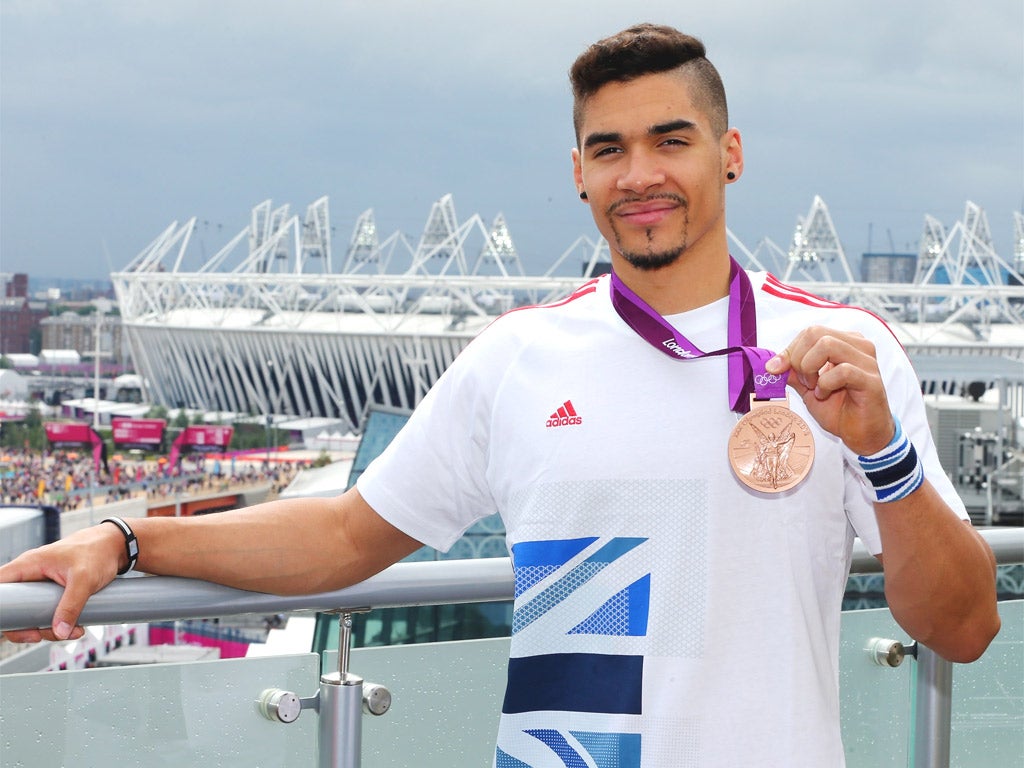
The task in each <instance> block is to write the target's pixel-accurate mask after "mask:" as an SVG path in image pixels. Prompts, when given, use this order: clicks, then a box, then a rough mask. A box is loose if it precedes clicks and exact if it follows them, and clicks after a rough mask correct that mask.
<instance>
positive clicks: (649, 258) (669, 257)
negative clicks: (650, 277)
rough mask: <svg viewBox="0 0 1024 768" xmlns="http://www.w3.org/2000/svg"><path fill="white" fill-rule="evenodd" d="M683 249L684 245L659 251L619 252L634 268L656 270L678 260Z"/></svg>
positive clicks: (645, 270)
mask: <svg viewBox="0 0 1024 768" xmlns="http://www.w3.org/2000/svg"><path fill="white" fill-rule="evenodd" d="M685 250H686V249H685V247H684V248H679V249H677V250H674V251H662V252H660V253H632V252H628V251H620V253H621V254H622V258H623V259H625V260H626V262H627V263H628V264H629V265H630V266H632V267H633V268H634V269H639V270H640V271H642V272H656V271H657V270H659V269H664V268H665V267H670V266H672V265H673V264H675V263H676V262H677V261H679V259H680V257H681V256H682V255H683V253H684V251H685Z"/></svg>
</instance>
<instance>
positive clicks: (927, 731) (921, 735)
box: [912, 643, 953, 768]
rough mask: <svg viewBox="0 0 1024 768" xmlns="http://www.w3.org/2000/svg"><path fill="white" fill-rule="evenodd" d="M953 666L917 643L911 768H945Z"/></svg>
mask: <svg viewBox="0 0 1024 768" xmlns="http://www.w3.org/2000/svg"><path fill="white" fill-rule="evenodd" d="M952 711H953V663H952V662H949V661H946V660H945V659H944V658H942V657H941V656H939V655H938V654H937V653H935V651H933V650H931V649H930V648H927V647H926V646H923V645H921V644H920V643H918V645H917V686H916V690H915V695H914V752H913V763H912V768H949V759H950V755H949V735H950V728H951V726H952Z"/></svg>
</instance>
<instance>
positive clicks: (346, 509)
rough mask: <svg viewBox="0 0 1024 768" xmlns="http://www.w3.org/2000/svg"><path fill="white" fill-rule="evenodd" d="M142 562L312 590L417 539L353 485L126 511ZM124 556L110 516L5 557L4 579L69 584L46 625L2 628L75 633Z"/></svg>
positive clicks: (254, 586)
mask: <svg viewBox="0 0 1024 768" xmlns="http://www.w3.org/2000/svg"><path fill="white" fill-rule="evenodd" d="M128 523H129V524H130V525H131V527H132V530H133V531H134V532H135V535H136V536H137V537H138V543H139V558H138V563H137V564H136V568H137V569H138V570H140V571H143V572H145V573H151V574H157V575H163V576H183V577H186V578H194V579H203V580H206V581H212V582H215V583H217V584H224V585H226V586H230V587H236V588H238V589H247V590H251V591H255V592H269V593H273V594H309V593H314V592H322V591H328V590H333V589H341V588H342V587H347V586H350V585H351V584H355V583H358V582H360V581H362V580H363V579H366V578H368V577H370V576H372V575H373V574H375V573H378V572H379V571H381V570H383V569H384V568H386V567H388V566H389V565H391V564H392V563H395V562H397V561H399V560H401V559H402V558H403V557H405V556H406V555H408V554H409V553H411V552H413V551H415V550H416V549H418V548H419V547H420V546H421V545H420V543H419V542H418V541H416V540H415V539H413V538H412V537H410V536H408V535H407V534H405V533H403V532H402V531H400V530H399V529H397V528H395V527H394V526H393V525H391V524H390V523H388V522H387V521H386V520H384V518H382V517H381V516H380V515H378V514H377V513H376V512H375V511H374V510H373V508H372V507H370V505H369V504H367V503H366V501H365V500H364V499H363V497H362V496H361V495H360V494H359V492H358V490H356V489H355V488H352V489H350V490H349V491H347V492H346V493H344V494H342V495H341V496H337V497H334V498H329V499H288V500H280V501H272V502H268V503H266V504H259V505H257V506H254V507H248V508H246V509H240V510H234V511H231V512H221V513H218V514H212V515H203V516H200V517H184V518H166V517H160V518H140V519H132V520H129V521H128ZM125 565H127V553H126V551H125V545H124V536H123V534H122V533H121V531H120V530H119V529H118V528H117V527H116V526H114V525H111V524H109V523H104V524H101V525H97V526H93V527H91V528H87V529H85V530H83V531H79V532H77V533H75V534H73V535H71V536H69V537H67V538H66V539H61V540H60V541H58V542H55V543H53V544H50V545H48V546H45V547H41V548H39V549H34V550H30V551H29V552H26V553H24V554H22V555H21V556H19V557H18V558H16V559H14V560H12V561H11V562H10V563H7V564H6V565H3V566H0V582H20V581H46V580H49V581H54V582H56V583H58V584H61V585H62V586H63V587H64V595H63V597H62V598H61V600H60V602H59V604H58V606H57V609H56V611H55V613H54V617H53V623H52V625H51V627H49V628H41V629H32V628H30V629H26V630H19V631H15V632H8V633H5V634H6V635H7V637H8V638H10V639H11V640H14V641H16V642H34V641H38V640H40V639H48V640H53V639H66V638H68V637H73V636H78V635H80V633H81V630H80V629H78V628H77V623H78V617H79V615H80V614H81V612H82V608H83V607H84V606H85V603H86V601H87V600H88V599H89V597H90V596H91V595H93V594H95V593H96V592H98V591H99V590H100V589H102V588H103V587H105V586H106V585H107V584H109V583H110V582H111V581H112V580H113V579H114V577H115V576H116V575H117V571H118V570H119V569H120V568H122V567H124V566H125Z"/></svg>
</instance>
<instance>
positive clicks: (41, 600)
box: [0, 528, 1024, 631]
mask: <svg viewBox="0 0 1024 768" xmlns="http://www.w3.org/2000/svg"><path fill="white" fill-rule="evenodd" d="M979 530H980V533H981V535H982V536H983V537H984V539H985V540H986V541H987V542H988V544H989V546H990V547H992V551H993V552H994V553H995V556H996V561H997V562H999V563H1003V564H1009V563H1024V528H985V529H979ZM880 570H881V566H880V564H879V563H878V561H877V560H876V559H875V558H874V557H873V556H871V555H870V554H869V553H868V551H867V549H866V548H865V547H864V546H863V544H862V543H861V542H860V541H859V540H858V541H857V542H855V545H854V550H853V561H852V567H851V572H852V573H875V572H878V571H880ZM514 586H515V581H514V577H513V572H512V566H511V563H510V561H509V558H507V557H500V558H489V559H476V560H440V561H429V562H419V563H398V564H397V565H393V566H391V567H390V568H388V569H387V570H385V571H383V572H381V573H379V574H377V575H376V576H372V577H370V578H369V579H367V580H366V581H363V582H361V583H359V584H356V585H354V586H351V587H347V588H345V589H339V590H334V591H331V592H320V593H316V594H311V595H272V594H263V593H260V592H247V591H245V590H241V589H232V588H231V587H223V586H220V585H218V584H212V583H210V582H206V581H198V580H196V579H182V578H177V577H172V576H146V577H139V576H127V577H123V578H119V579H115V580H114V581H113V582H112V583H111V584H109V585H108V586H107V587H105V588H104V589H102V590H100V591H99V592H97V593H96V594H95V595H93V596H92V598H90V600H89V602H88V603H87V604H86V606H85V609H84V610H83V611H82V615H81V617H80V619H79V621H80V623H82V624H132V623H146V622H152V621H173V620H176V619H189V618H195V617H200V616H237V615H240V614H246V613H255V614H269V613H289V612H293V611H329V610H338V609H355V608H398V607H406V606H416V605H441V604H447V603H476V602H494V601H500V600H511V599H512V596H513V593H514ZM62 591H63V588H62V587H60V586H59V585H57V584H53V583H51V582H31V583H18V584H0V631H7V630H12V629H21V628H24V627H46V626H49V625H50V622H51V621H52V619H53V612H54V610H55V609H56V607H57V602H58V601H59V600H60V596H61V593H62Z"/></svg>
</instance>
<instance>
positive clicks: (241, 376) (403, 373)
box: [111, 195, 1024, 433]
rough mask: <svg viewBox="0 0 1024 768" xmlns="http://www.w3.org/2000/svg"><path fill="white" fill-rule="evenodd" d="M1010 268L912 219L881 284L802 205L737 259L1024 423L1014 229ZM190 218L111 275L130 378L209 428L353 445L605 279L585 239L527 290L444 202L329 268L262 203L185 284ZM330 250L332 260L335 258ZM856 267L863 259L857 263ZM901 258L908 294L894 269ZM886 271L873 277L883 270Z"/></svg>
mask: <svg viewBox="0 0 1024 768" xmlns="http://www.w3.org/2000/svg"><path fill="white" fill-rule="evenodd" d="M1013 226H1014V251H1015V252H1014V254H1013V256H1012V258H1011V259H1009V260H1007V259H1003V258H1001V257H1000V256H999V255H998V254H997V253H996V252H995V249H994V247H993V245H992V238H991V235H990V231H989V225H988V220H987V217H986V215H985V212H984V211H983V210H982V209H981V208H979V207H978V206H977V205H975V204H973V203H970V202H968V203H967V204H966V209H965V213H964V217H963V219H962V220H961V221H958V222H956V223H955V224H954V225H953V226H951V227H949V228H947V227H945V226H944V225H943V224H941V223H940V222H938V221H937V220H935V219H934V218H932V217H930V216H926V217H925V224H924V229H923V234H922V237H921V241H920V248H919V252H918V253H917V254H916V258H913V256H914V255H913V254H886V255H884V256H885V258H881V259H872V260H871V261H872V264H873V265H874V266H873V269H874V270H875V272H874V273H873V274H879V275H881V277H880V278H876V277H872V278H871V279H872V280H876V279H877V280H878V281H877V282H863V281H858V280H855V279H854V276H853V272H852V270H851V268H850V264H849V261H848V259H847V257H846V254H845V253H844V252H843V248H842V245H841V242H840V239H839V236H838V234H837V233H836V231H835V227H834V226H833V224H832V219H831V216H830V214H829V211H828V207H827V206H826V205H825V203H824V201H823V200H821V199H820V198H817V197H816V198H815V199H814V201H813V202H812V205H811V207H810V210H809V212H808V213H807V215H806V216H803V217H800V218H799V219H798V224H797V226H796V229H795V231H794V235H793V241H792V243H791V244H790V246H789V248H788V249H785V250H784V249H782V248H780V247H778V246H777V245H775V244H774V243H772V242H771V241H770V240H768V239H764V240H762V241H761V242H760V243H759V244H758V245H757V247H756V248H754V249H749V248H747V247H746V246H745V245H744V244H743V243H742V242H740V241H739V240H738V239H737V238H736V237H735V236H733V235H732V233H731V232H730V234H729V236H730V238H731V243H730V245H731V248H732V252H733V255H734V256H735V258H736V259H737V260H738V261H739V262H740V263H741V264H743V265H744V266H748V267H751V268H754V269H768V270H770V271H772V272H774V273H775V274H777V275H779V276H780V277H781V278H782V279H783V281H785V282H788V283H791V284H793V285H794V286H797V287H802V288H804V289H806V290H808V291H810V292H812V293H814V294H817V295H819V296H822V297H825V298H827V299H831V300H835V301H841V302H844V303H850V304H856V305H859V306H862V307H865V308H866V309H869V310H871V311H873V312H875V313H877V314H879V315H881V316H882V317H883V318H884V319H886V320H887V321H888V322H889V323H890V325H891V327H892V328H893V330H894V332H895V333H896V334H897V335H898V336H899V338H900V340H901V341H902V342H903V344H904V346H905V347H906V348H907V351H908V353H909V354H910V355H911V357H912V358H913V359H914V362H915V365H916V366H917V368H918V371H919V374H920V375H921V378H922V386H923V387H924V389H925V391H926V392H927V391H951V392H952V391H958V390H961V389H963V388H964V387H965V386H966V385H967V384H968V383H969V382H971V381H976V380H981V381H984V382H985V386H986V388H987V389H990V388H1000V390H1001V395H1000V396H1001V398H1002V399H1003V400H1004V401H1005V403H1006V404H1007V406H1008V407H1009V408H1011V410H1012V411H1013V412H1014V413H1015V415H1016V416H1017V417H1018V418H1019V417H1020V416H1024V392H1022V388H1024V285H1022V284H1024V279H1022V278H1021V272H1022V271H1024V268H1022V265H1024V217H1022V215H1021V214H1020V213H1015V214H1014V222H1013ZM196 230H197V221H196V219H195V218H193V219H191V220H189V221H187V222H185V223H184V224H179V223H177V222H174V223H172V224H171V225H170V226H169V227H168V228H167V229H166V230H164V231H163V232H162V233H160V235H159V236H158V237H157V238H156V239H155V240H153V242H152V243H150V244H149V245H148V246H147V247H146V248H144V249H143V250H142V252H141V253H139V254H138V256H137V257H135V259H133V260H132V261H131V263H130V264H129V265H128V266H127V267H126V268H125V269H124V270H122V271H120V272H116V273H114V274H112V275H111V279H112V281H113V284H114V288H115V290H116V293H117V298H118V302H119V305H120V311H121V316H122V322H123V329H124V334H125V337H126V339H127V343H128V345H129V348H130V351H131V356H132V359H133V361H134V363H135V368H136V371H137V372H138V373H139V374H140V375H141V376H142V377H143V379H144V381H145V382H146V387H147V395H148V399H149V400H150V401H152V402H155V403H160V404H162V405H164V406H166V407H168V408H182V407H184V408H189V409H198V410H202V411H205V412H207V413H211V414H216V413H222V414H250V415H265V416H269V415H270V414H276V415H291V416H295V417H328V418H333V419H341V420H343V421H344V422H345V424H346V425H347V426H348V427H349V428H350V429H352V430H353V431H355V432H357V433H358V432H359V431H360V429H361V426H362V425H363V423H364V421H365V418H366V414H367V412H368V410H369V409H370V408H372V407H377V406H385V407H390V408H402V409H408V408H411V407H413V406H414V405H415V404H416V403H417V402H418V401H419V399H420V398H421V397H422V396H423V394H425V392H426V391H427V389H428V388H429V387H430V385H431V384H432V383H433V382H434V381H435V380H436V379H437V377H438V376H440V374H441V373H442V372H443V371H444V370H445V368H446V367H447V366H448V365H449V364H450V363H451V361H452V360H453V359H454V358H455V356H456V355H457V354H458V353H459V351H460V350H461V349H462V348H463V347H464V346H465V345H466V344H467V343H468V342H469V341H470V340H471V339H472V338H473V337H474V336H475V335H476V334H477V333H479V331H480V330H481V329H482V328H483V327H484V326H486V325H487V323H489V322H490V321H491V320H492V319H493V318H494V317H496V316H497V315H498V314H500V313H501V312H504V311H507V310H509V309H511V308H514V307H516V306H521V305H525V304H535V303H544V302H547V301H551V300H554V299H556V298H559V297H561V296H564V295H566V294H567V293H569V292H570V291H571V290H572V289H573V288H574V287H575V286H576V285H578V284H579V283H580V282H581V281H582V280H583V279H584V278H585V277H587V276H589V275H592V274H599V273H600V272H601V271H604V270H606V269H607V262H608V258H609V257H608V251H607V245H606V244H605V243H604V241H603V240H599V241H594V240H591V239H589V238H587V237H580V238H579V239H577V240H576V241H575V242H574V243H573V244H572V245H570V246H569V248H567V249H566V250H565V251H564V252H563V253H562V254H561V255H560V256H559V257H558V258H557V259H556V260H555V261H554V263H553V264H552V265H551V267H550V268H549V269H548V270H547V271H546V272H545V273H544V274H543V275H526V274H524V271H523V266H522V263H521V261H520V259H519V255H518V253H517V251H516V247H515V244H514V241H513V238H512V235H511V233H510V231H509V227H508V225H507V223H506V221H505V219H504V217H503V216H502V215H500V214H499V215H498V216H497V217H496V218H495V219H494V220H493V222H492V223H491V225H490V226H487V225H486V224H485V223H484V221H483V220H482V219H481V217H480V216H479V215H476V214H474V215H473V216H471V217H469V218H468V219H466V220H464V221H460V220H459V218H458V217H457V215H456V211H455V204H454V201H453V199H452V197H451V196H450V195H446V196H444V197H442V198H441V199H440V200H438V201H437V202H436V203H434V205H433V206H432V208H431V210H430V213H429V215H428V217H427V221H426V225H425V227H424V229H423V232H422V233H421V235H420V236H419V239H418V241H416V242H411V241H410V239H409V238H407V237H406V236H405V235H403V234H401V233H393V234H390V235H388V236H386V237H383V238H382V237H381V236H380V235H379V233H378V231H377V227H376V223H375V220H374V214H373V211H372V210H367V211H365V212H364V213H363V214H362V215H361V216H360V217H359V218H358V219H357V221H356V223H355V225H354V227H353V231H352V234H351V237H350V238H349V240H348V242H347V243H345V246H344V249H343V253H342V254H340V256H336V255H335V254H334V252H333V250H334V249H333V248H332V246H333V244H332V232H333V229H332V225H331V221H330V212H329V205H328V200H327V198H326V197H324V198H321V199H319V200H317V201H316V202H314V203H312V204H311V205H309V206H308V208H307V209H306V211H305V215H304V216H303V217H301V218H300V216H299V215H297V214H294V213H292V212H291V210H290V207H289V206H288V205H284V206H280V207H277V208H274V207H273V206H272V204H271V202H270V201H265V202H263V203H261V204H259V205H257V206H256V207H255V208H253V210H252V215H251V221H250V223H249V225H248V226H247V227H246V228H244V229H243V230H242V231H241V232H239V233H238V234H237V235H235V236H234V237H233V238H232V239H231V240H230V241H228V242H227V244H225V245H224V246H223V247H222V248H221V249H220V250H219V251H218V252H217V253H216V254H214V255H213V256H212V257H211V258H209V259H208V260H206V261H205V263H203V264H202V265H201V266H200V267H199V268H197V269H187V268H186V267H185V265H186V264H190V263H192V259H193V258H194V257H191V256H190V253H189V249H190V246H194V242H193V240H194V239H195V238H194V235H195V232H196ZM338 250H339V251H340V250H342V249H338ZM868 256H870V255H866V256H865V261H867V260H868ZM908 256H909V257H911V258H910V261H912V262H914V270H913V273H912V274H913V275H914V277H913V280H912V281H910V282H891V280H893V279H899V273H898V270H897V269H896V267H897V266H899V265H900V264H901V263H904V262H906V261H907V259H906V257H908ZM880 266H881V267H882V269H881V271H879V267H880Z"/></svg>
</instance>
